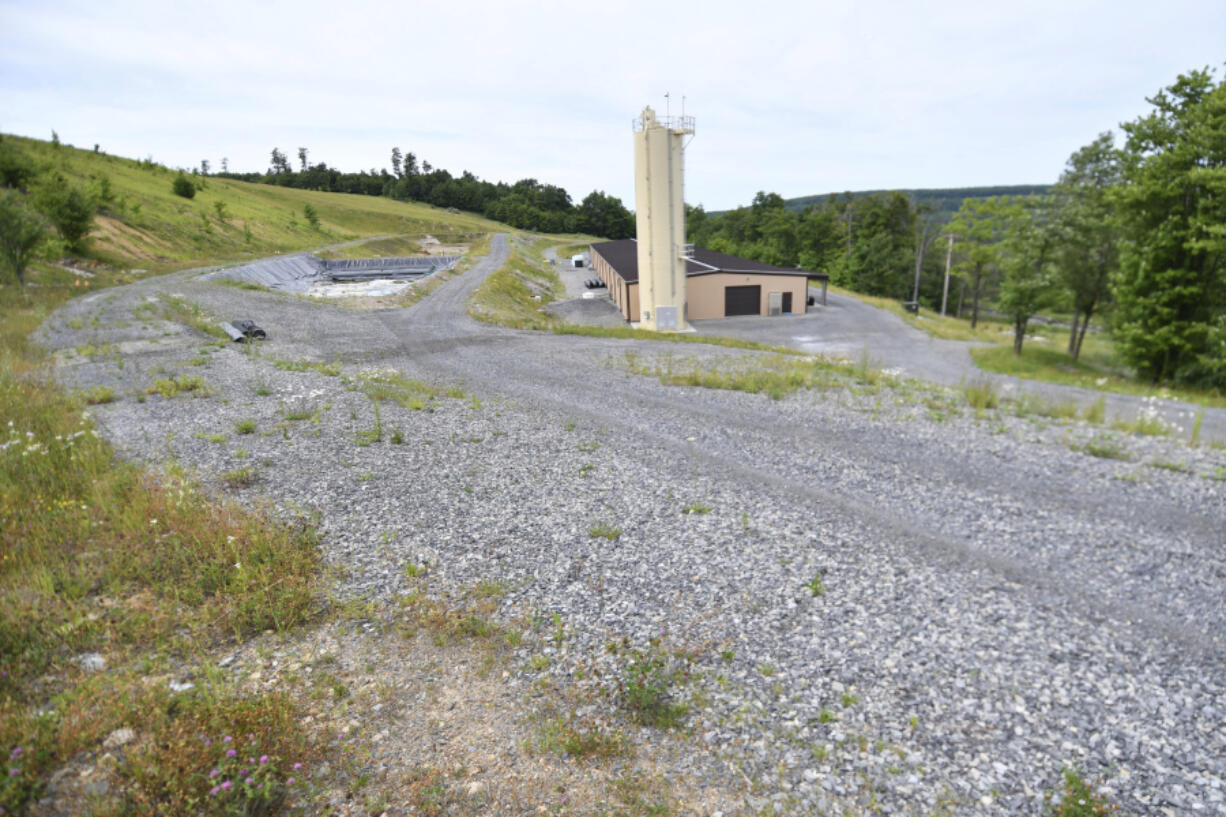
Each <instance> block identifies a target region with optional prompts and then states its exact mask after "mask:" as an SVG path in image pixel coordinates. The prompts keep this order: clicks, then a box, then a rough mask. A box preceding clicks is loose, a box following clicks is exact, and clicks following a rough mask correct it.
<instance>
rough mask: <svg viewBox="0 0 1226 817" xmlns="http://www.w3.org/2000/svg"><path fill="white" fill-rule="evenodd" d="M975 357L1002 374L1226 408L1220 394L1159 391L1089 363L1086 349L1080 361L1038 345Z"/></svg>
mask: <svg viewBox="0 0 1226 817" xmlns="http://www.w3.org/2000/svg"><path fill="white" fill-rule="evenodd" d="M1088 342H1089V338H1088V337H1087V343H1088ZM971 357H973V358H974V359H975V363H976V364H978V366H979V367H980V368H981V369H984V370H985V371H989V372H996V373H998V374H1005V375H1011V376H1014V377H1024V378H1027V379H1029V380H1042V381H1044V382H1046V383H1060V384H1063V385H1066V386H1078V387H1080V388H1083V389H1094V390H1096V391H1105V392H1113V393H1116V394H1131V395H1137V396H1142V397H1157V398H1160V399H1163V400H1182V401H1184V402H1188V403H1195V404H1198V405H1202V406H1208V407H1210V408H1223V407H1226V395H1223V394H1222V393H1221V392H1218V391H1203V390H1198V389H1189V388H1175V387H1161V388H1158V387H1155V386H1153V385H1152V384H1150V383H1144V382H1142V381H1139V380H1137V379H1136V378H1132V377H1127V376H1124V375H1122V374H1120V373H1119V368H1118V367H1117V366H1111V367H1108V366H1106V365H1102V364H1093V363H1090V362H1087V359H1088V358H1087V355H1086V351H1085V349H1084V347H1083V351H1082V359H1081V360H1080V361H1075V360H1073V359H1072V357H1070V356H1069V355H1068V353H1067V352H1065V351H1063V350H1062V349H1053V348H1050V347H1044V346H1039V345H1037V344H1034V343H1029V344H1027V345H1025V346H1023V347H1022V354H1021V357H1018V356H1017V355H1015V354H1013V349H1012V348H1011V347H1006V346H997V347H988V348H983V349H972V350H971Z"/></svg>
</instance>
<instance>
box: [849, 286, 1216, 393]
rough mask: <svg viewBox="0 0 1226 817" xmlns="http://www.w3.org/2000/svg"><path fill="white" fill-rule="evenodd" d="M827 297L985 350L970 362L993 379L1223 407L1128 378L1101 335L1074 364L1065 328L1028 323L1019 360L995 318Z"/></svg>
mask: <svg viewBox="0 0 1226 817" xmlns="http://www.w3.org/2000/svg"><path fill="white" fill-rule="evenodd" d="M830 291H831V292H834V293H837V294H840V295H846V296H848V297H851V298H856V299H857V300H860V301H863V302H864V303H867V304H871V305H872V306H876V307H878V308H881V309H885V310H888V311H890V312H892V313H894V314H895V315H897V316H899V317H900V318H902V319H903V321H905V322H906V323H907V324H908V325H910V326H913V327H915V328H916V329H921V330H923V331H925V332H927V333H929V334H930V335H932V336H933V337H937V338H942V339H944V340H961V341H978V342H982V343H987V344H991V345H990V346H986V347H982V348H977V349H971V350H970V353H971V357H972V358H973V359H974V361H975V363H976V365H978V366H979V368H981V369H983V370H984V371H988V372H993V373H996V374H1004V375H1010V376H1012V377H1023V378H1026V379H1028V380H1041V381H1043V382H1045V383H1059V384H1062V385H1066V386H1078V387H1080V388H1084V389H1093V390H1097V391H1105V392H1113V393H1116V394H1132V395H1139V396H1152V397H1158V398H1160V399H1163V400H1182V401H1185V402H1188V403H1196V404H1199V405H1202V406H1208V407H1210V408H1223V407H1226V394H1222V393H1221V392H1220V391H1216V390H1201V389H1191V388H1184V387H1170V386H1164V387H1155V386H1154V385H1153V384H1152V383H1147V382H1145V381H1143V380H1139V379H1137V378H1136V377H1133V376H1132V375H1130V374H1129V373H1128V371H1127V368H1126V367H1125V366H1124V364H1123V363H1122V362H1121V361H1120V360H1119V359H1118V357H1117V356H1116V354H1115V351H1114V349H1113V347H1112V343H1111V338H1110V336H1109V335H1108V334H1107V333H1106V332H1089V333H1087V334H1086V336H1085V340H1084V341H1083V343H1082V347H1081V355H1080V357H1079V358H1078V359H1077V360H1074V359H1073V358H1072V356H1071V355H1069V354H1068V352H1067V351H1065V349H1066V347H1067V344H1068V332H1069V330H1068V329H1067V328H1064V327H1058V326H1048V325H1045V324H1037V323H1032V324H1031V325H1030V327H1029V328H1028V329H1027V332H1026V334H1027V338H1028V339H1027V341H1026V342H1025V343H1024V344H1023V346H1022V354H1021V356H1018V355H1015V354H1014V353H1013V345H1012V344H1013V328H1012V326H1011V325H1010V324H1009V323H1008V322H1007V321H1003V320H1000V319H998V318H995V317H992V318H981V319H980V321H979V325H978V326H977V327H976V328H975V329H973V330H972V329H971V324H970V320H969V319H968V318H955V317H953V316H951V315H946V316H944V317H942V316H941V315H938V314H935V313H933V312H930V311H929V310H927V309H921V310H920V315H919V316H916V315H912V314H910V313H909V312H907V311H906V310H905V309H904V308H903V306H902V304H901V303H900V302H899V301H896V300H893V299H891V298H877V297H874V296H872V295H862V294H860V293H858V292H852V291H850V290H846V289H842V288H840V287H834V286H832V287H830Z"/></svg>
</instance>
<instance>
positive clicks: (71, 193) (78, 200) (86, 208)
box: [34, 174, 98, 251]
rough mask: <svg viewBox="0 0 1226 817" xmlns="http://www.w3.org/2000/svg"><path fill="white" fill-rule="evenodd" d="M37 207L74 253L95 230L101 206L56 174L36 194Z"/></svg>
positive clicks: (35, 203) (90, 196)
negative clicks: (95, 217)
mask: <svg viewBox="0 0 1226 817" xmlns="http://www.w3.org/2000/svg"><path fill="white" fill-rule="evenodd" d="M34 205H35V206H36V207H37V208H38V209H39V210H41V211H42V213H43V215H45V216H46V217H47V218H48V219H49V220H50V221H51V223H52V224H53V225H54V226H55V229H56V232H58V233H59V234H60V238H62V239H64V242H65V243H66V244H67V245H68V248H69V249H71V250H74V251H77V250H80V249H81V244H82V242H83V241H84V240H85V237H86V236H88V235H89V233H90V231H91V230H93V229H94V215H95V214H96V213H97V212H98V203H97V201H95V200H94V197H93V196H92V195H90V194H88V193H83V192H82V191H81V190H80V189H79V188H77V187H74V186H72V185H70V184H69V183H68V181H67V180H66V179H65V178H64V177H63V176H60V175H58V174H57V175H55V176H53V177H51V178H49V179H47V180H46V182H45V183H44V184H43V185H42V186H41V187H40V188H39V189H38V190H37V191H36V192H35V194H34Z"/></svg>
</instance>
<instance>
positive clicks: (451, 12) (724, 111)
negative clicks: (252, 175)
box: [0, 0, 1226, 209]
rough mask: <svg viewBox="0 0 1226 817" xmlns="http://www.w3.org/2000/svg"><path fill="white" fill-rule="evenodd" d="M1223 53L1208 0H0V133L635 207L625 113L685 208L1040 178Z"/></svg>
mask: <svg viewBox="0 0 1226 817" xmlns="http://www.w3.org/2000/svg"><path fill="white" fill-rule="evenodd" d="M1223 61H1226V7H1224V6H1223V4H1222V0H1208V1H1206V2H1199V1H1198V0H1162V2H1154V1H1153V0H1141V1H1138V0H1116V2H1077V0H1060V2H1051V3H1048V2H1022V3H992V2H983V0H977V1H976V2H967V3H963V2H947V3H905V2H877V1H876V0H873V1H872V2H866V1H864V0H847V1H845V2H838V3H831V2H820V0H817V1H814V0H808V1H807V2H795V3H775V2H770V0H764V1H762V2H749V3H746V2H737V3H731V2H722V1H721V0H704V2H697V3H670V2H668V0H663V1H661V0H654V2H640V1H639V0H632V1H631V2H618V0H603V2H600V3H595V4H592V5H591V7H590V8H589V7H588V4H586V3H583V2H575V0H562V1H561V2H553V1H552V0H536V2H531V3H517V2H513V1H512V2H505V1H504V2H485V3H477V2H467V0H444V2H427V3H376V2H367V0H347V2H329V3H316V2H313V1H312V0H302V1H301V2H295V3H263V2H258V0H256V1H255V2H252V1H251V0H248V1H247V2H241V3H240V2H228V1H226V0H223V1H222V2H211V3H168V2H165V0H161V1H160V2H136V1H134V0H108V2H97V0H90V2H55V1H54V0H34V1H33V2H9V0H0V131H2V132H5V133H18V134H22V135H27V136H35V137H39V138H42V139H46V138H49V137H50V134H51V130H52V129H53V128H54V129H55V130H56V131H57V132H58V133H59V135H60V138H61V140H62V141H64V142H67V143H71V144H74V145H77V146H84V147H90V146H92V145H93V144H94V143H99V144H100V145H101V146H102V149H104V150H106V151H107V152H110V153H115V154H119V155H124V156H129V157H134V158H144V157H146V156H152V157H153V158H154V159H155V160H157V161H159V162H162V163H165V164H169V165H172V166H184V167H188V166H198V165H199V163H200V160H201V159H208V160H209V161H210V162H211V163H212V165H213V167H214V168H216V167H217V166H218V165H219V163H220V160H221V158H222V157H228V158H229V163H230V168H231V169H232V170H259V171H262V170H264V169H265V168H266V167H267V166H268V163H269V162H268V157H269V152H270V150H271V149H272V148H273V147H279V148H280V149H281V150H282V151H284V152H285V153H286V154H288V155H289V156H290V157H291V158H292V159H293V160H294V163H295V164H297V160H296V156H295V153H296V151H297V148H298V147H300V146H305V147H307V148H309V149H310V158H311V161H312V162H318V161H326V162H327V163H328V164H330V165H332V166H333V167H337V168H340V169H342V170H357V169H360V168H371V167H379V168H382V167H388V166H390V160H389V154H390V150H391V148H392V146H393V145H396V146H399V147H400V148H401V149H402V150H404V151H412V152H414V153H415V154H416V155H417V156H418V157H419V159H426V160H428V161H429V162H431V163H432V164H434V165H436V166H439V167H445V168H447V169H448V170H451V171H452V172H453V173H457V174H458V173H459V172H460V171H462V170H470V171H472V172H473V173H475V174H477V175H478V176H480V177H481V178H484V179H489V180H492V181H500V180H501V181H515V180H516V179H520V178H525V177H534V178H537V179H539V180H541V181H545V182H550V183H553V184H560V185H562V186H563V187H565V188H566V189H567V191H568V192H570V194H571V196H572V197H573V198H574V199H575V200H576V201H578V200H580V199H582V198H583V196H585V195H586V194H587V193H588V192H590V191H591V190H593V189H598V190H604V191H606V192H608V193H611V194H614V195H616V196H618V197H620V198H621V199H622V200H623V201H624V202H625V203H626V205H627V206H628V207H631V208H633V207H634V202H633V180H632V172H633V153H632V143H631V136H630V134H631V121H632V119H633V118H634V117H635V116H636V115H637V114H638V113H639V112H640V111H641V109H642V107H643V106H644V105H646V104H651V105H653V106H655V107H656V108H657V109H658V110H660V111H663V109H664V108H665V106H666V100H665V97H664V95H665V93H666V92H668V93H670V94H671V96H670V100H671V101H670V104H671V107H672V109H673V113H677V112H678V111H679V109H680V108H681V101H682V97H683V96H684V97H685V109H686V113H687V114H692V115H693V116H694V117H696V119H697V135H696V138H695V139H694V140H693V141H692V142H691V143H690V145H689V147H688V148H687V151H686V199H687V201H690V202H692V203H701V204H703V205H705V206H706V207H707V209H724V208H728V207H734V206H737V205H739V204H746V203H748V202H749V201H750V200H751V199H752V197H753V195H754V193H755V192H756V191H758V190H768V191H775V192H778V193H780V194H782V195H783V196H785V197H793V196H801V195H808V194H813V193H825V192H830V191H841V190H862V189H876V188H913V187H958V186H971V185H994V184H1029V183H1044V182H1051V181H1054V180H1055V178H1056V177H1057V176H1058V175H1059V173H1060V171H1061V169H1062V167H1063V165H1064V161H1065V160H1066V159H1067V157H1068V155H1069V154H1070V153H1071V152H1072V151H1074V150H1075V149H1076V148H1078V147H1080V146H1081V145H1084V144H1086V143H1087V142H1089V141H1091V140H1092V139H1093V138H1094V137H1095V136H1096V135H1097V134H1098V133H1099V132H1101V131H1104V130H1108V129H1117V128H1118V125H1119V123H1120V122H1121V121H1126V120H1131V119H1135V118H1136V117H1137V116H1139V115H1141V114H1142V113H1144V112H1145V111H1146V109H1147V107H1148V106H1147V104H1146V102H1145V97H1147V96H1152V95H1153V94H1154V93H1155V92H1156V91H1157V90H1159V89H1160V88H1162V87H1164V86H1166V85H1169V84H1170V83H1171V82H1173V81H1174V79H1175V78H1176V76H1177V75H1178V74H1179V73H1180V72H1184V71H1187V70H1189V69H1192V68H1203V67H1205V66H1213V67H1214V68H1215V69H1217V71H1218V76H1219V77H1220V76H1221V65H1222V63H1223Z"/></svg>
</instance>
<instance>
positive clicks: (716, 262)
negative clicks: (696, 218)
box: [591, 238, 830, 323]
mask: <svg viewBox="0 0 1226 817" xmlns="http://www.w3.org/2000/svg"><path fill="white" fill-rule="evenodd" d="M686 252H687V253H688V254H687V255H686V256H685V257H684V259H683V260H684V262H685V294H684V296H683V297H684V301H683V303H684V304H685V305H684V306H683V307H682V308H683V309H684V310H686V311H687V312H688V315H685V316H684V318H685V319H687V320H705V319H709V318H730V317H732V316H734V315H764V316H765V315H788V314H804V312H805V305H806V303H807V298H808V294H809V292H808V282H809V279H810V278H813V279H817V280H820V281H821V282H822V296H821V299H822V301H823V302H825V299H826V285H827V282H828V281H829V277H830V276H828V275H826V273H824V272H808V271H806V270H801V269H792V268H788V267H776V266H773V265H771V264H764V263H762V262H761V261H751V260H750V259H748V258H738V257H737V256H735V255H728V254H727V253H722V252H715V251H714V250H707V249H703V248H702V247H692V248H687V249H686ZM591 264H592V270H593V271H594V272H595V273H596V274H597V275H598V276H599V277H600V280H602V281H604V283H605V286H607V287H608V288H609V295H610V296H611V297H612V298H613V303H615V304H617V307H618V308H619V309H620V310H621V313H622V316H623V317H624V318H625V319H626V320H628V321H630V322H631V323H641V322H642V310H641V307H640V304H641V296H640V293H639V286H640V281H639V249H638V242H637V241H636V240H635V239H633V238H625V239H622V240H620V241H602V242H600V243H597V244H593V245H592V260H591Z"/></svg>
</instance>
